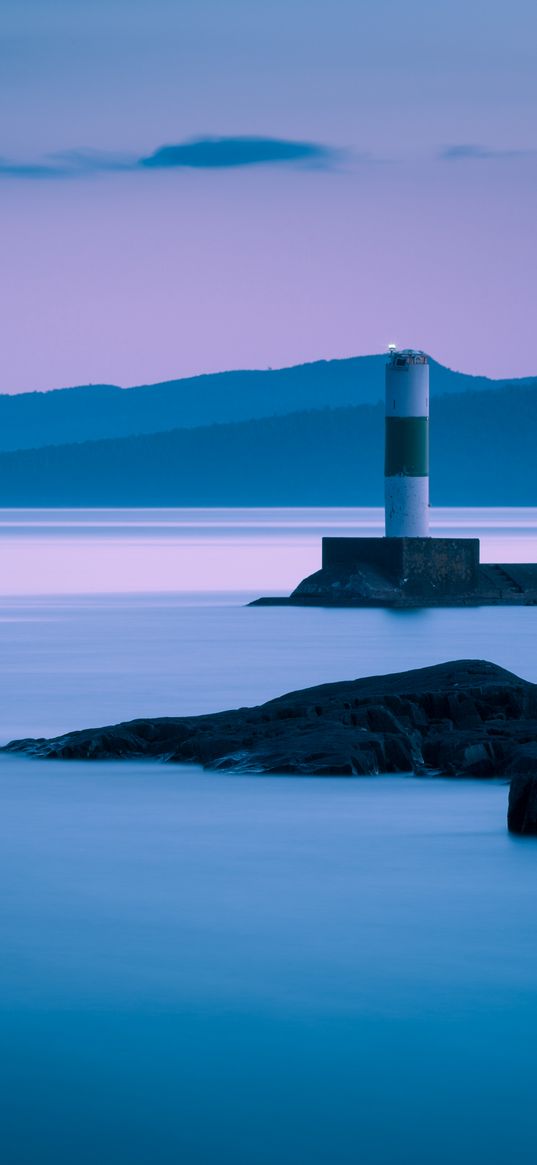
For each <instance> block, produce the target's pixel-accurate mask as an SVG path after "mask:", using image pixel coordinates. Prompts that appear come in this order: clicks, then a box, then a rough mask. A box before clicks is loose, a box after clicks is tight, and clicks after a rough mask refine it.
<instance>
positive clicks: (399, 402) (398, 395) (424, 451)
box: [384, 346, 429, 538]
mask: <svg viewBox="0 0 537 1165" xmlns="http://www.w3.org/2000/svg"><path fill="white" fill-rule="evenodd" d="M385 417H386V420H385V430H386V431H385V462H384V502H385V528H386V537H387V538H427V537H428V536H429V358H428V356H426V355H425V353H424V352H415V351H413V350H412V349H408V348H407V349H404V350H403V351H401V352H400V351H397V349H396V348H395V347H392V346H391V347H390V349H389V356H388V363H387V365H386V413H385Z"/></svg>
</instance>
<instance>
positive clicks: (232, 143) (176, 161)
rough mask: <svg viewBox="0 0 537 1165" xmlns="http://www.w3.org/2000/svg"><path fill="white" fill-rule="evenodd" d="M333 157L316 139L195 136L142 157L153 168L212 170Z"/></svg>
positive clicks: (323, 161) (317, 161)
mask: <svg viewBox="0 0 537 1165" xmlns="http://www.w3.org/2000/svg"><path fill="white" fill-rule="evenodd" d="M333 158H334V153H333V151H332V150H329V149H327V147H326V146H321V145H318V144H317V143H315V142H293V141H287V140H286V139H285V138H254V137H238V138H196V139H195V140H193V141H190V142H183V143H182V144H181V145H177V146H161V147H160V149H158V150H155V153H154V154H151V155H150V156H149V157H148V158H141V159H140V165H141V166H147V167H150V168H152V169H169V168H171V167H174V166H189V167H194V168H196V169H211V170H212V169H223V168H227V167H235V166H257V165H259V164H260V163H271V162H272V163H275V164H278V165H281V164H287V163H290V162H291V163H292V162H306V163H311V164H315V165H317V166H319V165H321V166H326V165H329V164H330V163H331V162H332V160H333Z"/></svg>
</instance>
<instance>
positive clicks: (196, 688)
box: [0, 511, 537, 1165]
mask: <svg viewBox="0 0 537 1165" xmlns="http://www.w3.org/2000/svg"><path fill="white" fill-rule="evenodd" d="M378 521H379V515H378V512H373V511H369V512H367V513H363V514H361V513H360V512H358V511H354V512H351V511H337V512H334V513H331V512H330V511H323V512H318V511H292V512H291V511H261V512H254V511H250V512H245V511H240V512H237V513H234V512H233V511H226V512H224V513H222V514H219V512H218V511H212V512H210V513H208V512H201V513H200V512H195V511H188V512H179V511H158V512H156V513H153V514H152V513H151V512H148V511H145V512H144V511H138V512H136V513H132V512H129V511H114V512H106V511H99V512H95V511H93V512H87V511H81V512H78V513H77V512H75V511H69V512H65V511H62V512H51V511H47V512H46V513H43V514H40V513H39V512H38V511H32V512H31V513H30V512H27V511H24V512H23V511H20V512H17V511H10V512H6V511H4V512H3V513H1V514H0V557H1V560H2V572H1V578H0V584H1V585H0V592H2V597H0V642H1V644H2V653H1V658H2V668H1V671H0V685H1V687H0V697H1V699H0V738H1V739H2V740H4V741H5V740H7V739H9V738H12V737H14V736H23V735H30V734H32V735H41V734H43V735H45V734H50V733H53V732H59V731H63V730H67V729H70V728H75V727H81V726H83V725H87V724H91V723H106V722H113V721H116V720H118V719H121V718H126V717H132V716H137V715H140V714H148V715H150V714H155V713H157V714H166V713H174V714H181V713H182V712H185V713H186V712H198V711H206V710H214V709H216V708H220V707H225V706H227V707H230V706H235V705H237V704H239V703H253V702H257V701H259V700H262V699H265V698H268V697H270V696H273V695H277V694H279V693H281V692H283V691H285V690H289V689H290V688H293V687H300V686H304V685H306V684H308V683H316V682H324V681H326V680H329V679H334V680H335V679H341V678H344V677H350V676H358V675H367V674H371V673H372V672H377V673H378V672H385V671H390V670H394V669H397V668H407V667H411V666H419V665H421V664H426V663H431V662H437V661H439V660H441V659H449V658H456V657H457V656H464V657H468V656H481V657H486V658H489V659H493V660H495V661H496V662H498V663H501V664H503V665H504V666H507V667H510V668H512V669H513V670H515V671H517V672H518V673H519V674H521V675H524V676H527V677H528V678H530V679H533V680H537V662H536V659H537V656H536V651H535V645H536V635H535V626H536V623H535V620H536V619H537V612H536V610H535V608H520V609H517V608H512V609H509V608H504V609H502V610H493V609H488V608H482V609H477V610H473V611H456V610H453V611H424V612H400V613H397V612H387V611H324V610H322V609H319V610H315V609H305V610H291V609H289V608H248V607H247V606H245V605H244V604H245V602H246V601H247V599H248V598H250V597H251V596H252V594H253V593H255V590H254V588H256V589H257V591H258V592H259V590H261V591H264V592H266V591H270V590H273V591H276V590H280V591H285V590H288V589H290V587H291V586H293V585H294V584H295V583H296V581H298V579H299V578H300V577H301V576H302V575H303V574H305V573H307V571H308V570H312V569H315V567H316V566H317V557H318V543H319V536H320V533H321V532H327V533H328V532H330V530H335V531H339V532H342V531H347V530H348V532H349V533H351V532H355V531H356V532H359V531H360V530H362V532H364V533H366V532H367V533H369V532H373V533H374V532H376V527H375V523H377V524H378ZM444 529H450V530H453V531H459V530H460V531H461V532H464V531H465V532H467V533H468V534H470V533H472V534H474V533H478V534H479V533H481V535H482V537H483V557H489V558H494V559H498V558H499V559H503V560H506V561H508V560H511V561H516V560H523V559H524V558H526V559H532V558H537V552H536V550H535V535H536V530H537V514H536V513H535V511H517V512H513V513H511V512H508V511H501V512H498V511H493V512H486V511H481V512H475V511H473V512H462V513H461V512H452V513H450V512H448V511H444V512H443V513H442V514H441V515H439V531H438V532H440V530H444ZM260 563H261V564H263V563H265V564H268V565H269V566H270V571H271V575H270V578H271V580H272V585H269V582H268V580H267V584H266V585H265V586H261V583H262V581H263V580H262V579H258V577H257V574H256V572H258V571H259V570H260V565H259V564H260ZM238 564H239V565H238ZM17 578H19V579H20V580H21V583H20V585H19V584H17V585H16V586H15V585H14V584H15V582H16V580H17ZM174 578H175V579H176V583H175V584H173V579H174ZM258 583H259V585H258ZM174 585H175V586H176V590H175V591H174ZM217 585H218V587H219V590H218V592H216V590H215V588H216V586H217ZM211 587H212V590H213V593H211ZM146 588H147V589H146ZM14 592H18V594H17V595H16V597H15V595H14ZM0 798H1V804H0V886H1V887H2V894H1V910H0V928H1V935H2V959H1V961H0V1011H1V1013H2V1014H1V1025H0V1052H1V1054H0V1105H1V1108H2V1117H1V1120H0V1156H1V1159H2V1161H6V1163H7V1165H19V1163H20V1165H30V1163H31V1165H34V1163H36V1165H38V1163H39V1165H41V1163H44V1165H48V1163H49V1162H50V1163H54V1165H67V1163H69V1165H71V1163H72V1162H77V1163H78V1162H80V1163H81V1165H86V1163H87V1165H90V1163H91V1165H93V1163H94V1162H100V1163H104V1165H109V1163H110V1165H111V1163H112V1162H113V1163H114V1165H115V1163H116V1162H121V1163H122V1165H123V1163H125V1165H139V1163H140V1165H142V1163H146V1162H147V1163H153V1162H158V1163H163V1165H168V1162H169V1163H170V1165H171V1163H173V1165H175V1163H178V1162H181V1165H183V1163H185V1165H209V1163H210V1165H213V1162H223V1163H226V1165H227V1162H230V1163H233V1165H291V1163H292V1165H302V1163H304V1165H310V1163H311V1165H332V1163H334V1165H351V1163H352V1165H357V1163H364V1165H403V1163H404V1165H407V1163H408V1165H411V1163H412V1165H432V1163H435V1165H436V1163H438V1165H448V1163H449V1165H451V1163H452V1162H453V1163H455V1162H456V1163H457V1165H460V1163H462V1165H466V1163H468V1165H481V1163H482V1165H500V1163H501V1165H504V1162H505V1161H506V1160H512V1161H516V1162H517V1163H519V1162H520V1165H526V1163H528V1165H529V1163H530V1162H531V1163H533V1161H534V1159H535V1148H534V1120H533V1104H534V1096H535V1089H536V1085H537V1069H536V1068H535V1046H536V1036H537V918H536V915H535V908H534V904H535V900H536V894H537V845H534V844H533V843H532V842H531V841H530V842H521V841H516V840H514V839H512V838H509V837H508V835H507V833H506V830H505V809H506V798H507V791H506V788H505V786H504V785H502V784H500V783H483V784H480V783H479V782H460V783H459V782H457V781H452V782H448V781H434V780H418V779H415V778H377V779H363V778H361V779H350V780H348V779H347V780H345V779H341V778H337V779H330V780H329V779H311V780H308V779H307V778H305V779H298V778H289V777H285V778H266V777H257V778H256V777H251V776H248V777H237V776H233V775H230V774H225V775H224V774H219V775H216V774H211V773H207V772H203V771H202V770H199V769H195V768H191V767H187V766H185V767H181V768H171V767H166V766H157V765H151V764H98V765H97V764H95V765H90V764H87V765H83V764H67V763H63V764H62V763H58V762H31V761H28V760H24V759H15V758H8V757H5V756H4V757H2V758H0Z"/></svg>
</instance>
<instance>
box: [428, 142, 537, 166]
mask: <svg viewBox="0 0 537 1165" xmlns="http://www.w3.org/2000/svg"><path fill="white" fill-rule="evenodd" d="M533 153H534V150H493V149H490V148H489V147H488V146H475V145H456V146H446V148H445V149H443V150H441V152H440V157H441V158H442V159H443V161H445V162H458V161H462V160H464V159H470V160H477V161H483V160H485V161H486V160H488V159H490V158H492V159H494V158H524V157H528V156H529V155H531V154H533Z"/></svg>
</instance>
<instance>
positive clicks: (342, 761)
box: [4, 660, 537, 778]
mask: <svg viewBox="0 0 537 1165" xmlns="http://www.w3.org/2000/svg"><path fill="white" fill-rule="evenodd" d="M5 750H7V751H9V752H22V753H26V754H29V755H31V756H35V757H54V758H62V759H77V760H81V759H83V760H104V759H110V758H117V759H122V758H133V759H134V758H151V759H159V760H162V761H169V762H175V763H181V762H195V763H198V764H201V765H204V766H206V767H209V768H216V769H224V768H227V769H233V770H235V771H241V770H242V771H245V770H247V771H251V772H260V773H298V774H308V775H316V776H325V775H326V776H331V775H334V776H335V775H345V776H347V775H348V776H352V775H365V774H372V773H403V772H414V773H418V774H421V773H432V774H438V775H445V776H453V777H484V778H486V777H506V778H507V777H508V776H509V774H510V773H521V772H526V771H527V768H524V767H523V766H527V765H528V764H530V761H531V758H532V757H536V756H537V685H535V684H531V683H528V682H527V681H526V680H522V679H519V678H518V677H517V676H515V675H513V674H512V673H511V672H508V671H505V670H504V669H503V668H500V667H497V666H496V665H495V664H492V663H487V662H483V661H479V660H463V661H459V662H455V663H444V664H439V665H437V666H436V667H428V668H421V669H419V670H416V671H408V672H401V673H398V674H395V675H388V676H375V677H373V678H369V679H360V680H352V681H344V682H342V683H335V684H323V685H321V686H319V687H314V688H306V689H305V690H303V691H298V692H291V693H290V694H288V695H285V696H281V697H279V698H278V699H275V700H270V701H269V702H268V703H266V704H262V705H260V706H259V707H255V708H239V709H237V710H235V711H230V712H218V713H215V714H211V715H204V716H186V717H164V718H157V719H143V720H132V721H130V722H128V723H125V724H117V725H114V726H112V727H106V728H90V729H85V730H84V731H81V732H69V733H67V734H66V735H64V736H58V737H55V738H54V739H51V740H44V739H40V740H17V741H13V742H12V743H11V744H8V745H6V746H5ZM5 750H4V751H5ZM532 763H533V762H532ZM535 763H536V764H537V761H536V762H535Z"/></svg>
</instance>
